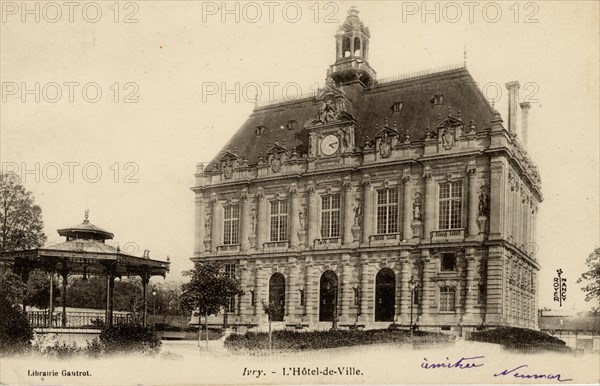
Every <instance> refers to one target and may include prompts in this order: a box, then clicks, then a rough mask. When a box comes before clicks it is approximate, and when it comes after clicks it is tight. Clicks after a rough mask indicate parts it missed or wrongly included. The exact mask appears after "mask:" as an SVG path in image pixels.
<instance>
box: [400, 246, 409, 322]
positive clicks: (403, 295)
mask: <svg viewBox="0 0 600 386" xmlns="http://www.w3.org/2000/svg"><path fill="white" fill-rule="evenodd" d="M400 265H401V268H400V269H401V272H400V307H399V308H400V321H401V322H405V321H407V320H408V317H409V315H410V307H411V304H410V298H411V296H410V288H409V284H408V282H409V281H410V272H411V264H410V259H409V252H408V251H401V252H400Z"/></svg>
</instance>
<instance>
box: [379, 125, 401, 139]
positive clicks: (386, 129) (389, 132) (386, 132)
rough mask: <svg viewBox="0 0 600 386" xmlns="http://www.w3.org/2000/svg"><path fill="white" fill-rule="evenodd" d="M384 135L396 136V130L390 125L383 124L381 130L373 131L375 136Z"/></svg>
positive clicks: (380, 136)
mask: <svg viewBox="0 0 600 386" xmlns="http://www.w3.org/2000/svg"><path fill="white" fill-rule="evenodd" d="M385 135H387V136H388V137H393V136H397V135H398V132H397V131H396V130H394V129H392V128H391V127H388V126H384V127H383V128H382V129H381V130H379V131H378V132H376V133H375V138H383V137H384V136H385Z"/></svg>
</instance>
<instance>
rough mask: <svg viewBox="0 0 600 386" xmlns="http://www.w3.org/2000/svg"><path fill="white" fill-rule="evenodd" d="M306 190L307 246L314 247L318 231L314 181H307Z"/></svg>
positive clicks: (317, 204) (317, 196)
mask: <svg viewBox="0 0 600 386" xmlns="http://www.w3.org/2000/svg"><path fill="white" fill-rule="evenodd" d="M307 192H308V245H307V246H308V247H314V245H315V240H316V239H318V238H319V237H318V232H319V201H318V198H319V195H318V194H317V193H316V191H315V186H314V183H312V182H309V184H308V187H307Z"/></svg>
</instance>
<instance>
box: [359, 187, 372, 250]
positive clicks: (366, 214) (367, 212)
mask: <svg viewBox="0 0 600 386" xmlns="http://www.w3.org/2000/svg"><path fill="white" fill-rule="evenodd" d="M362 186H363V208H364V210H363V235H362V236H363V237H362V243H368V242H369V237H370V236H371V235H372V234H373V216H374V213H373V187H372V186H371V180H370V179H369V178H368V176H367V177H366V178H365V179H364V180H363V183H362Z"/></svg>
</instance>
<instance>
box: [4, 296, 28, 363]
mask: <svg viewBox="0 0 600 386" xmlns="http://www.w3.org/2000/svg"><path fill="white" fill-rule="evenodd" d="M32 339H33V329H32V328H31V326H30V325H29V322H28V321H27V317H26V316H25V314H24V313H23V311H21V310H20V309H19V308H18V307H17V306H13V305H12V304H11V303H10V302H9V301H8V300H7V299H6V298H5V297H4V296H3V295H2V294H0V354H3V355H4V354H19V353H22V352H24V351H26V350H28V349H29V348H30V347H31V343H30V342H31V340H32Z"/></svg>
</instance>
